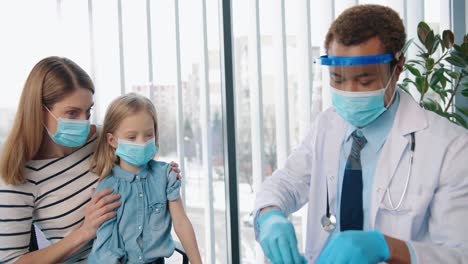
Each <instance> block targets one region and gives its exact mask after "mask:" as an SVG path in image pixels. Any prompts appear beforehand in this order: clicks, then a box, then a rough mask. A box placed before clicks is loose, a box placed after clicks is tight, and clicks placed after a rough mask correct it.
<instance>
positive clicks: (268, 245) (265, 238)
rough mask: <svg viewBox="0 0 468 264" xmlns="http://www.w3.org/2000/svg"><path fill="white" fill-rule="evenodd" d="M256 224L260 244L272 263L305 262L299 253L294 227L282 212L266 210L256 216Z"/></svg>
mask: <svg viewBox="0 0 468 264" xmlns="http://www.w3.org/2000/svg"><path fill="white" fill-rule="evenodd" d="M257 224H258V228H259V241H260V245H261V246H262V249H263V252H264V253H265V255H266V256H267V257H268V258H269V259H270V260H271V262H272V263H273V264H279V263H291V264H292V263H294V264H303V263H307V261H306V259H305V258H304V257H303V256H302V255H300V254H299V251H298V248H297V239H296V234H295V233H294V227H293V225H292V224H291V222H289V221H288V219H287V218H286V216H285V215H284V214H283V212H281V211H280V210H270V211H267V212H265V213H264V214H262V215H260V216H259V217H258V220H257Z"/></svg>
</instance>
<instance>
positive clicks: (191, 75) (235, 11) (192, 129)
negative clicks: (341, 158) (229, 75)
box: [0, 0, 468, 263]
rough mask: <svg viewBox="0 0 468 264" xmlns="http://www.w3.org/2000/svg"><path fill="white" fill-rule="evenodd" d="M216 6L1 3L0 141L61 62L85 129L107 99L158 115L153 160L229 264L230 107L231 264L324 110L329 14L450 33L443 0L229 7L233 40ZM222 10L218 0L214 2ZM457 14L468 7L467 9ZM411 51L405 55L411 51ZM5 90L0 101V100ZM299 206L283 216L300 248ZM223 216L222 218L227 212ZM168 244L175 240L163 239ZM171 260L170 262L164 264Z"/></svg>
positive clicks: (210, 1) (248, 248) (140, 1)
mask: <svg viewBox="0 0 468 264" xmlns="http://www.w3.org/2000/svg"><path fill="white" fill-rule="evenodd" d="M221 2H223V1H222V0H87V1H84V0H82V1H76V0H41V1H32V0H30V1H27V0H21V1H16V0H7V1H1V2H0V33H1V36H2V41H0V72H1V73H3V74H2V75H1V79H2V87H3V88H2V91H4V92H3V94H2V96H0V144H1V143H2V142H3V141H4V139H5V137H6V135H7V133H8V131H9V129H10V127H11V125H12V122H13V118H14V114H15V111H16V107H17V104H18V101H19V97H20V94H21V90H22V85H23V83H24V81H25V79H26V76H27V74H28V72H29V71H30V70H31V68H32V66H33V65H34V64H35V63H37V62H38V61H39V60H40V59H42V58H44V57H46V56H51V55H58V56H66V57H69V58H70V59H72V60H74V61H75V62H77V63H78V64H79V65H80V66H82V67H83V68H84V69H85V70H86V71H87V72H88V73H89V74H90V75H91V76H92V78H93V80H94V82H95V85H96V94H95V101H96V106H95V108H94V111H93V113H92V121H93V122H94V123H97V124H102V121H103V118H104V114H105V110H106V108H107V106H108V105H109V103H110V102H111V101H112V100H113V99H114V98H115V97H117V96H118V95H121V94H124V93H129V92H136V93H140V94H143V95H145V96H147V97H148V98H150V99H151V100H152V101H153V103H154V104H155V106H156V109H157V111H158V119H159V127H160V142H159V143H160V153H159V154H160V155H159V158H160V159H162V160H165V161H171V160H174V161H176V162H178V163H179V164H180V166H181V168H182V170H183V173H182V174H183V188H182V189H183V190H182V192H183V200H184V203H185V207H186V211H187V213H188V216H189V218H190V219H191V221H192V224H193V226H194V229H195V232H196V235H197V240H198V244H199V247H200V250H201V253H202V257H203V260H204V263H229V262H230V260H228V259H227V258H228V255H229V254H228V252H229V250H230V248H229V247H228V244H229V243H227V240H228V239H230V238H229V237H228V235H227V234H228V233H229V232H227V230H231V228H233V227H231V226H229V224H228V223H229V222H228V221H227V220H226V219H227V215H228V213H227V211H228V210H227V209H228V208H226V198H227V194H226V193H227V192H226V189H227V186H228V183H227V180H226V173H225V169H226V167H227V166H225V158H226V157H225V154H224V153H225V149H224V141H225V135H223V124H224V121H226V120H225V118H226V117H225V116H223V105H224V104H225V103H226V102H227V100H233V101H234V102H235V123H236V129H235V130H236V131H235V133H236V137H235V138H236V140H235V141H236V142H235V143H236V163H237V168H236V169H237V175H230V176H231V177H236V178H235V179H236V180H237V183H238V184H237V190H238V192H237V197H238V200H237V201H232V202H234V203H238V208H239V211H238V212H237V215H234V216H233V217H238V220H239V227H238V228H237V227H236V228H235V229H234V230H239V235H240V241H231V243H237V242H238V243H239V247H240V254H241V255H240V261H241V263H262V262H264V258H263V253H262V251H261V249H260V247H259V246H258V244H257V243H256V242H255V238H254V232H253V215H252V210H253V201H254V199H255V191H256V190H258V187H259V185H260V183H261V182H262V180H264V179H265V178H266V177H269V176H270V175H271V173H272V172H273V171H274V170H275V169H277V168H278V167H281V166H282V164H283V163H284V161H285V160H286V158H287V156H288V154H289V153H290V152H291V150H292V149H293V148H294V147H295V146H296V145H297V144H299V142H300V140H301V139H302V138H303V137H304V135H305V134H306V132H307V129H308V127H309V125H310V123H311V121H312V120H313V119H314V117H315V115H316V114H317V113H319V112H320V111H322V110H323V109H325V108H327V107H328V106H329V105H330V102H329V97H328V91H327V90H326V86H325V85H323V82H322V79H321V76H320V75H319V74H317V73H316V72H315V71H314V67H313V64H312V60H313V58H314V57H317V56H319V55H321V54H323V53H324V50H323V39H324V36H325V33H326V30H327V28H328V26H329V25H330V23H331V21H332V20H333V19H334V17H336V16H338V15H339V14H340V13H341V12H342V11H343V10H344V9H345V8H347V7H349V6H352V5H355V4H360V3H379V4H384V5H389V6H391V7H393V8H394V9H396V10H397V11H398V12H399V13H400V15H401V17H402V18H403V19H404V22H405V25H406V27H407V32H408V36H409V38H412V37H415V36H416V26H417V23H418V22H419V21H420V20H426V21H428V22H429V23H430V24H431V26H433V27H435V28H436V29H438V30H443V29H445V28H450V27H452V23H451V22H450V21H451V20H452V19H453V18H452V14H451V9H450V3H449V2H450V1H437V0H417V1H409V0H397V1H393V0H392V1H390V0H366V1H358V0H342V1H341V0H340V1H333V0H324V1H309V0H287V1H286V0H236V1H230V2H232V3H231V5H232V29H233V31H232V33H233V34H232V36H224V37H223V36H220V34H222V31H221V30H220V28H221V26H222V25H221V23H222V21H223V19H222V16H221V13H220V7H221ZM224 2H226V1H224ZM467 8H468V7H467ZM229 37H232V52H233V54H232V56H233V58H234V60H233V74H234V87H235V90H234V93H235V98H224V97H223V96H222V89H223V87H222V84H223V83H224V81H223V80H222V76H223V74H222V71H223V69H224V66H225V65H222V64H221V61H222V57H221V56H222V55H221V54H222V50H223V46H222V45H223V42H221V41H220V39H226V38H229ZM410 52H411V51H410ZM6 91H7V92H6ZM305 215H306V212H305V210H304V209H301V210H300V211H298V212H296V213H294V214H293V215H292V216H291V217H290V219H291V220H292V222H293V224H294V226H295V227H296V234H297V236H298V240H299V241H300V245H299V246H300V250H301V252H302V251H303V248H304V239H305V236H304V235H303V234H305V224H306V222H307V219H306V217H305ZM231 217H232V215H231ZM174 237H176V236H175V234H174ZM177 261H178V260H172V261H171V262H170V263H173V262H174V263H175V262H177Z"/></svg>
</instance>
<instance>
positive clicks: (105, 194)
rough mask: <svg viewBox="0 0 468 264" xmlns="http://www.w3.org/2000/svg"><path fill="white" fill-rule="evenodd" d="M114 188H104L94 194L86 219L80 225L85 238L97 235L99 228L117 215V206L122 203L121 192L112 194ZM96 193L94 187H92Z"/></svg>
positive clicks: (89, 238) (87, 206) (88, 238)
mask: <svg viewBox="0 0 468 264" xmlns="http://www.w3.org/2000/svg"><path fill="white" fill-rule="evenodd" d="M112 191H113V190H112V189H103V190H101V191H99V192H97V193H96V194H94V195H93V197H92V198H91V201H89V202H88V204H87V205H86V212H85V219H84V222H83V224H82V225H81V227H80V231H82V234H83V235H84V239H85V240H88V241H89V240H91V239H93V238H94V237H96V231H97V229H98V228H99V227H100V226H101V225H102V223H104V222H105V221H107V220H109V219H111V218H112V217H115V216H116V215H117V212H116V211H114V209H115V208H117V207H119V206H120V205H121V202H120V201H117V200H118V199H120V194H112ZM92 192H93V193H94V188H93V189H92Z"/></svg>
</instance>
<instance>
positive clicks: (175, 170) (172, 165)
mask: <svg viewBox="0 0 468 264" xmlns="http://www.w3.org/2000/svg"><path fill="white" fill-rule="evenodd" d="M171 169H172V171H173V172H175V173H177V180H182V176H181V175H180V169H179V164H177V163H176V162H174V161H171Z"/></svg>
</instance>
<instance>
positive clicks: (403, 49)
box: [401, 38, 414, 54]
mask: <svg viewBox="0 0 468 264" xmlns="http://www.w3.org/2000/svg"><path fill="white" fill-rule="evenodd" d="M413 41H414V40H413V38H410V39H409V40H408V41H406V43H405V45H404V46H403V48H402V49H401V52H403V54H406V51H408V48H409V47H410V46H411V44H412V43H413Z"/></svg>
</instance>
